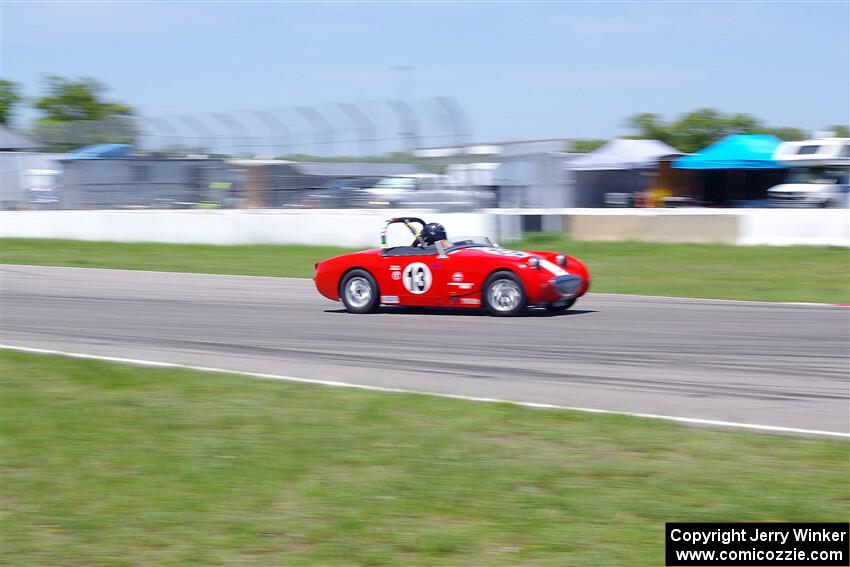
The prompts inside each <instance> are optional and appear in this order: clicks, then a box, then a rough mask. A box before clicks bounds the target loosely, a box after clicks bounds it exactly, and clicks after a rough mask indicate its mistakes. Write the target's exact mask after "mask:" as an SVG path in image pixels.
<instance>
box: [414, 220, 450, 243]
mask: <svg viewBox="0 0 850 567" xmlns="http://www.w3.org/2000/svg"><path fill="white" fill-rule="evenodd" d="M421 235H422V240H424V241H425V243H426V244H427V245H428V246H434V244H436V243H437V242H439V243H440V244H441V245H442V246H443V248H449V247H450V246H451V245H452V243H451V242H449V238H448V236H446V228H445V227H444V226H443V225H441V224H440V223H438V222H429V223H428V224H426V225H425V226H424V227H423V228H422V233H421Z"/></svg>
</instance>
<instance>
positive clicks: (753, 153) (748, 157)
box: [673, 134, 788, 169]
mask: <svg viewBox="0 0 850 567" xmlns="http://www.w3.org/2000/svg"><path fill="white" fill-rule="evenodd" d="M780 143H781V141H780V140H779V138H777V137H776V136H771V135H770V134H736V135H732V136H727V137H725V138H723V139H722V140H720V141H719V142H715V143H713V144H711V145H710V146H708V147H707V148H703V149H702V150H701V151H699V152H697V153H695V154H692V155H689V156H684V157H680V158H679V159H677V160H674V161H673V167H675V168H678V169H781V168H784V167H788V166H786V165H783V164H781V163H778V162H776V161H774V160H773V152H774V151H775V150H776V147H777V146H778V145H779V144H780Z"/></svg>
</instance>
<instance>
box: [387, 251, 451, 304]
mask: <svg viewBox="0 0 850 567" xmlns="http://www.w3.org/2000/svg"><path fill="white" fill-rule="evenodd" d="M414 250H415V249H414ZM383 261H384V266H385V269H386V271H387V273H388V276H387V279H386V280H384V281H387V282H388V283H387V284H386V285H385V286H384V287H383V288H382V289H381V296H382V301H383V302H384V303H387V304H394V303H398V304H399V305H417V306H439V305H444V304H445V299H446V294H445V286H444V285H438V284H437V282H442V281H443V280H444V275H443V264H444V261H445V258H441V257H440V256H438V255H437V254H436V252H435V253H434V254H430V255H428V254H422V253H421V252H420V251H419V250H415V252H414V251H412V253H411V254H409V255H392V256H385V257H384V258H383ZM385 296H389V297H388V298H387V297H385ZM387 299H388V300H387Z"/></svg>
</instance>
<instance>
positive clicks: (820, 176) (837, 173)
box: [785, 168, 847, 185]
mask: <svg viewBox="0 0 850 567" xmlns="http://www.w3.org/2000/svg"><path fill="white" fill-rule="evenodd" d="M785 182H786V183H823V184H829V185H831V184H836V183H838V184H845V183H847V170H846V169H820V168H804V169H799V170H795V171H792V172H791V173H789V174H788V178H787V180H786V181H785Z"/></svg>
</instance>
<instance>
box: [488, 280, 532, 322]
mask: <svg viewBox="0 0 850 567" xmlns="http://www.w3.org/2000/svg"><path fill="white" fill-rule="evenodd" d="M484 305H485V307H487V311H489V312H490V315H493V316H494V317H513V316H515V315H519V314H520V313H522V312H523V311H524V310H525V306H526V297H525V290H524V289H523V288H522V283H520V281H519V278H517V277H516V276H515V275H513V274H512V273H511V272H507V271H505V272H496V273H495V274H493V275H491V276H490V277H489V278H487V281H486V282H485V283H484Z"/></svg>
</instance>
